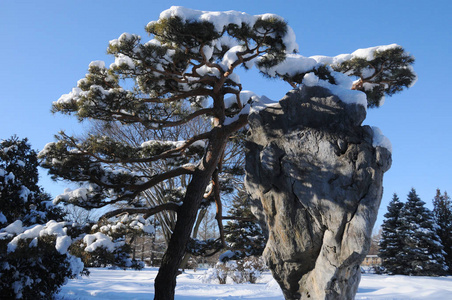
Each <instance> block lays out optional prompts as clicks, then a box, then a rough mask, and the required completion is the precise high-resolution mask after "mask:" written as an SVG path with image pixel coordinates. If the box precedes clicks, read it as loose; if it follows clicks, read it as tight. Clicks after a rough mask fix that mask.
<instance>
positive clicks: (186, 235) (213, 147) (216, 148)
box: [154, 128, 227, 300]
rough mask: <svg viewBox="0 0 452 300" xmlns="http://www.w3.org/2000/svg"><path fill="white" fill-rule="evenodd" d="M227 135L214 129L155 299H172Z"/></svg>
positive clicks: (190, 187) (179, 219)
mask: <svg viewBox="0 0 452 300" xmlns="http://www.w3.org/2000/svg"><path fill="white" fill-rule="evenodd" d="M226 142H227V134H226V133H225V131H224V130H223V129H222V128H216V129H214V130H212V138H211V139H210V141H209V146H208V149H207V152H206V154H205V155H204V158H203V161H202V162H201V165H200V167H199V168H198V169H197V170H196V171H195V173H194V174H193V177H192V180H191V181H190V183H189V185H188V186H187V191H186V194H185V198H184V201H183V204H182V206H181V207H180V209H179V210H178V213H177V221H176V226H175V228H174V231H173V234H172V236H171V239H170V242H169V244H168V248H167V250H166V252H165V255H164V256H163V259H162V264H161V266H160V269H159V272H158V274H157V277H156V278H155V298H154V299H155V300H173V299H174V290H175V288H176V276H177V272H178V268H179V266H180V265H181V262H182V259H183V257H184V254H185V249H186V246H187V243H188V241H189V239H190V235H191V232H192V229H193V225H194V223H195V220H196V216H197V212H198V209H199V206H200V204H201V201H202V199H203V196H204V193H205V190H206V188H207V186H208V184H209V183H210V180H211V177H212V174H213V172H214V171H215V169H216V167H217V164H218V161H219V160H220V158H221V155H222V153H223V150H224V148H225V146H226Z"/></svg>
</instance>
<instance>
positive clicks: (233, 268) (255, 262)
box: [201, 256, 266, 284]
mask: <svg viewBox="0 0 452 300" xmlns="http://www.w3.org/2000/svg"><path fill="white" fill-rule="evenodd" d="M265 269H266V265H265V263H264V260H263V259H262V257H255V256H251V257H246V258H244V259H240V260H229V261H226V262H219V263H217V264H216V265H215V267H214V268H210V269H208V270H207V271H206V272H205V273H204V275H202V276H201V280H202V281H203V282H204V283H209V282H218V283H220V284H226V280H227V278H228V277H229V278H230V279H231V280H232V281H233V282H235V283H246V282H248V283H256V281H257V279H259V278H260V277H261V275H262V273H263V271H264V270H265Z"/></svg>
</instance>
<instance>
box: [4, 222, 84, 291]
mask: <svg viewBox="0 0 452 300" xmlns="http://www.w3.org/2000/svg"><path fill="white" fill-rule="evenodd" d="M64 225H65V224H64V222H59V223H58V222H55V221H50V222H48V223H47V224H44V225H34V226H30V227H22V222H21V221H16V222H14V223H13V224H10V225H9V226H7V227H5V228H3V229H2V230H0V291H1V293H0V294H1V297H3V298H2V299H14V298H16V299H49V298H51V297H52V295H53V294H54V293H55V292H57V291H58V289H59V288H60V287H61V286H62V285H64V284H65V283H66V281H67V280H68V279H69V278H74V277H75V276H77V275H79V274H87V273H85V272H84V267H83V263H82V262H81V260H80V259H79V258H76V257H74V256H72V255H70V254H68V253H67V248H68V246H69V243H70V242H71V238H70V237H69V236H67V235H66V234H65V233H66V230H65V228H64Z"/></svg>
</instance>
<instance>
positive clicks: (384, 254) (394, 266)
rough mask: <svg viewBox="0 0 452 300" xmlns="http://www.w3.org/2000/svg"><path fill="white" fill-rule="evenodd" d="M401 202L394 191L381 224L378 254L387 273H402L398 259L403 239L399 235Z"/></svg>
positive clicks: (401, 266)
mask: <svg viewBox="0 0 452 300" xmlns="http://www.w3.org/2000/svg"><path fill="white" fill-rule="evenodd" d="M402 208H403V203H402V202H400V200H399V197H398V196H397V194H395V193H394V195H393V197H392V200H391V202H389V205H388V212H387V213H386V214H385V215H384V217H385V219H384V221H383V225H382V226H381V229H382V231H381V240H380V250H379V256H380V257H381V260H382V266H383V267H384V268H385V270H386V272H387V273H389V274H403V270H404V266H403V265H402V264H401V263H402V261H400V254H401V253H402V251H403V241H402V238H401V235H400V226H401V222H400V219H399V216H400V212H401V211H402Z"/></svg>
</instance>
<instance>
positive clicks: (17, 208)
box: [0, 137, 62, 228]
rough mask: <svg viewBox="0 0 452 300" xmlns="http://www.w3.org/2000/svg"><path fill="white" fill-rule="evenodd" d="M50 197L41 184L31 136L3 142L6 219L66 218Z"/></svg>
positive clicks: (0, 178)
mask: <svg viewBox="0 0 452 300" xmlns="http://www.w3.org/2000/svg"><path fill="white" fill-rule="evenodd" d="M50 200H51V199H50V196H49V195H48V194H46V193H45V192H44V191H43V190H42V189H41V188H40V187H39V186H38V160H37V158H36V152H35V151H34V150H32V149H31V147H30V144H28V141H27V139H23V140H19V138H17V137H12V138H10V139H8V140H2V141H1V142H0V213H2V214H3V215H4V216H5V218H6V221H5V222H4V224H1V222H0V228H2V227H5V226H6V224H9V223H12V222H14V221H15V220H17V219H20V220H22V221H23V222H24V223H25V225H31V224H35V223H44V222H47V221H48V220H57V221H60V220H61V219H62V213H61V210H60V209H58V208H56V207H52V206H51V205H49V206H48V205H47V204H50Z"/></svg>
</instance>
